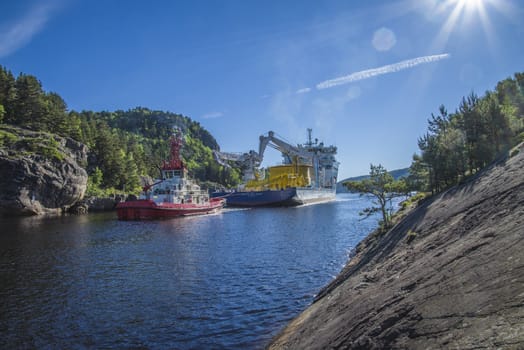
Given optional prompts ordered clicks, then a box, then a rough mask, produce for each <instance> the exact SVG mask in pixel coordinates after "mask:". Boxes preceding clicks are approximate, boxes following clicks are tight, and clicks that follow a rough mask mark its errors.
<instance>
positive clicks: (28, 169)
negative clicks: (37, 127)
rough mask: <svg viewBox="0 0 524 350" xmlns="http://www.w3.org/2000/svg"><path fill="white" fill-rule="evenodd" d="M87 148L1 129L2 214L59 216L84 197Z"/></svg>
mask: <svg viewBox="0 0 524 350" xmlns="http://www.w3.org/2000/svg"><path fill="white" fill-rule="evenodd" d="M86 164H87V147H86V146H85V145H83V144H81V143H79V142H76V141H74V140H72V139H69V138H63V137H59V136H56V135H53V134H49V133H45V132H35V131H30V130H25V129H21V128H16V127H11V126H5V125H2V126H1V127H0V214H3V215H38V214H60V213H62V212H64V211H66V210H67V209H69V208H70V207H71V206H72V205H74V204H75V203H76V202H77V201H78V200H80V199H81V198H82V197H83V196H84V193H85V190H86V186H87V173H86V171H85V170H84V168H83V167H82V165H84V166H85V165H86Z"/></svg>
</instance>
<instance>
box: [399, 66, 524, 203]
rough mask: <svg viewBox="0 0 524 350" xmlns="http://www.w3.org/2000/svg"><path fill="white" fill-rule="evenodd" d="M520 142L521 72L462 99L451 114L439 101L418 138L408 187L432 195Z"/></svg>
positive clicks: (523, 131) (523, 126)
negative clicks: (488, 88) (487, 89)
mask: <svg viewBox="0 0 524 350" xmlns="http://www.w3.org/2000/svg"><path fill="white" fill-rule="evenodd" d="M522 141H524V73H516V74H515V75H514V78H507V79H505V80H503V81H500V82H499V83H498V84H497V86H496V88H495V90H494V91H487V92H486V93H485V95H484V96H482V97H478V96H477V95H476V94H475V93H473V92H472V93H470V94H469V95H468V96H466V97H463V98H462V101H461V103H460V105H459V106H458V108H457V109H456V110H455V112H453V113H449V112H448V110H447V109H446V108H445V107H444V106H443V105H441V106H440V107H439V112H438V114H436V115H435V114H431V117H430V119H429V120H428V130H427V132H426V133H425V134H424V135H423V136H422V137H420V138H419V139H418V147H419V149H420V154H415V155H414V156H413V162H412V164H411V167H410V176H409V178H408V182H409V185H410V187H411V188H412V189H414V190H418V191H431V192H432V193H437V192H440V191H442V190H445V189H446V188H449V187H450V186H453V185H455V184H458V183H460V182H461V181H462V180H463V179H464V178H465V177H467V176H469V175H473V174H475V173H477V172H478V171H479V170H481V169H482V168H484V167H485V166H486V165H488V164H489V163H491V162H492V161H494V160H495V159H496V158H497V157H498V156H500V155H501V154H503V153H504V152H507V151H508V150H509V149H510V148H511V147H513V146H514V145H516V144H517V143H519V142H522Z"/></svg>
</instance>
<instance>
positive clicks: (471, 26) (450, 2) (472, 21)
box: [433, 0, 505, 49]
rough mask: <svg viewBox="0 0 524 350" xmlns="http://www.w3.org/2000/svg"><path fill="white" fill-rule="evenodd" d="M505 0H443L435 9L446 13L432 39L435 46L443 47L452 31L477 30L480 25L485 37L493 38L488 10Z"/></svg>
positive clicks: (489, 39)
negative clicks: (438, 30)
mask: <svg viewBox="0 0 524 350" xmlns="http://www.w3.org/2000/svg"><path fill="white" fill-rule="evenodd" d="M504 2H505V0H444V1H442V2H440V4H439V6H438V8H437V11H438V12H440V13H444V14H448V15H447V19H446V20H445V22H444V24H443V26H442V28H441V30H440V32H439V34H438V35H437V37H436V39H435V41H434V43H433V44H434V45H433V46H434V47H435V48H440V49H442V48H444V47H445V46H446V44H447V42H448V40H449V37H450V35H451V34H452V33H454V32H456V31H457V30H460V31H461V32H464V31H468V30H477V29H478V27H479V26H480V27H482V30H483V31H484V34H485V35H486V38H487V40H488V42H489V41H491V40H492V39H493V32H494V31H493V25H492V23H491V20H490V18H489V14H488V12H489V11H488V10H489V9H490V8H498V7H500V5H501V4H502V3H504Z"/></svg>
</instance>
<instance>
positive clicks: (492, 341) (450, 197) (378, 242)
mask: <svg viewBox="0 0 524 350" xmlns="http://www.w3.org/2000/svg"><path fill="white" fill-rule="evenodd" d="M510 154H511V156H508V157H507V158H504V159H502V160H500V161H498V162H496V163H494V164H493V165H492V166H490V167H488V168H487V169H485V170H484V171H482V172H481V173H479V174H478V175H477V176H475V177H474V178H472V179H470V180H469V181H468V182H467V183H465V184H463V185H460V186H457V187H454V188H452V189H450V190H448V191H446V192H444V193H441V194H439V195H437V196H435V197H433V198H430V199H428V200H426V201H424V202H423V203H421V204H420V205H419V206H418V207H417V208H415V209H413V210H412V211H411V212H410V213H408V214H407V215H406V216H405V217H404V218H403V219H402V220H400V221H399V222H398V223H397V224H396V225H395V226H394V227H393V228H392V229H391V230H390V231H389V232H387V233H385V234H383V235H380V234H378V233H375V234H372V235H370V236H369V237H368V238H366V239H365V240H364V241H362V242H361V243H360V244H359V245H358V247H357V249H356V252H355V255H354V257H353V258H352V259H351V260H350V261H349V263H348V264H347V266H346V267H345V268H344V269H343V270H342V271H341V273H340V274H339V276H338V277H337V278H336V279H335V280H334V281H332V282H331V283H330V284H329V285H328V286H326V287H325V288H324V289H323V290H322V291H321V292H320V293H319V294H318V295H317V297H316V300H315V301H314V303H313V304H312V305H311V306H310V307H308V308H307V309H306V310H305V311H304V312H303V313H302V314H300V315H299V316H298V317H296V318H295V319H294V320H292V321H291V322H290V323H289V324H288V326H287V327H286V328H285V329H284V330H282V332H281V333H280V334H279V335H277V336H276V337H275V338H274V339H273V340H272V342H271V343H270V344H269V345H268V348H269V349H379V348H380V349H439V348H453V349H480V348H504V349H522V348H524V231H523V224H524V146H523V145H522V144H521V145H520V146H518V147H516V148H515V149H514V150H512V151H511V152H510Z"/></svg>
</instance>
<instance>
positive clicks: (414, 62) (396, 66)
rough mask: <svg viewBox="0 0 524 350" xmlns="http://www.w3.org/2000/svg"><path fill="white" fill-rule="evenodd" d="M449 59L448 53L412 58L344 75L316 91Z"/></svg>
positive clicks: (322, 83)
mask: <svg viewBox="0 0 524 350" xmlns="http://www.w3.org/2000/svg"><path fill="white" fill-rule="evenodd" d="M449 57H450V55H449V54H448V53H444V54H441V55H432V56H422V57H417V58H412V59H410V60H405V61H400V62H397V63H393V64H388V65H387V66H382V67H378V68H372V69H366V70H363V71H360V72H355V73H351V74H350V75H346V76H343V77H339V78H335V79H330V80H326V81H323V82H321V83H319V84H317V89H318V90H321V89H327V88H330V87H333V86H337V85H343V84H348V83H352V82H354V81H358V80H363V79H369V78H372V77H375V76H377V75H382V74H388V73H394V72H398V71H401V70H404V69H408V68H412V67H415V66H418V65H419V64H423V63H431V62H436V61H440V60H443V59H446V58H449Z"/></svg>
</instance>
